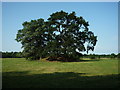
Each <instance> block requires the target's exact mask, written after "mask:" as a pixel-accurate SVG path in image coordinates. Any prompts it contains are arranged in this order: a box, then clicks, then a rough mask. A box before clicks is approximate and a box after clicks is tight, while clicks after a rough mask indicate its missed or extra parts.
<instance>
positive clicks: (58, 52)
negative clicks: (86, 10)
mask: <svg viewBox="0 0 120 90" xmlns="http://www.w3.org/2000/svg"><path fill="white" fill-rule="evenodd" d="M22 25H23V29H20V30H18V33H17V36H16V40H17V41H18V42H20V43H21V44H22V48H23V54H24V56H25V57H26V58H27V59H31V60H37V59H40V58H43V57H49V59H48V60H59V59H58V58H61V60H63V61H74V60H77V59H78V56H80V55H81V52H83V51H86V52H87V53H88V51H89V50H92V51H93V50H94V47H95V45H96V42H97V36H94V33H93V32H92V31H89V28H88V26H89V23H88V22H87V21H85V19H83V17H81V16H80V17H78V16H76V13H75V12H72V13H67V12H64V11H60V12H55V13H52V14H51V15H50V17H49V18H48V19H47V21H45V20H44V19H42V18H40V19H37V20H31V21H30V22H27V21H26V22H24V23H23V24H22Z"/></svg>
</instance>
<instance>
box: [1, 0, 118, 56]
mask: <svg viewBox="0 0 120 90" xmlns="http://www.w3.org/2000/svg"><path fill="white" fill-rule="evenodd" d="M61 10H63V11H65V12H68V13H71V12H72V11H75V12H76V16H82V17H83V18H84V19H85V20H86V21H88V22H89V24H90V26H89V30H90V31H93V32H94V34H95V35H96V36H97V37H98V42H97V44H96V46H95V50H94V52H90V53H92V54H93V53H94V54H111V53H118V3H117V2H44V3H43V2H2V51H22V49H21V46H22V45H21V44H20V43H18V42H17V41H15V38H16V34H17V32H18V30H19V29H22V28H23V27H22V23H23V22H25V21H30V20H35V19H39V18H43V19H45V20H47V18H49V16H50V15H51V14H52V13H54V12H56V11H61Z"/></svg>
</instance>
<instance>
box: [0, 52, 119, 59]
mask: <svg viewBox="0 0 120 90" xmlns="http://www.w3.org/2000/svg"><path fill="white" fill-rule="evenodd" d="M0 54H2V58H24V55H22V52H0ZM79 57H80V58H81V57H82V58H90V59H100V58H120V53H119V54H114V53H111V54H101V55H98V54H89V55H88V54H79Z"/></svg>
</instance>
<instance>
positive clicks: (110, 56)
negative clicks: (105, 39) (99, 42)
mask: <svg viewBox="0 0 120 90" xmlns="http://www.w3.org/2000/svg"><path fill="white" fill-rule="evenodd" d="M82 57H83V58H91V59H100V58H120V53H119V54H114V53H111V54H101V55H98V54H89V55H87V54H84V55H83V56H82Z"/></svg>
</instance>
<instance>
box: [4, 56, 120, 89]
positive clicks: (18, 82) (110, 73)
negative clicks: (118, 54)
mask: <svg viewBox="0 0 120 90" xmlns="http://www.w3.org/2000/svg"><path fill="white" fill-rule="evenodd" d="M2 73H3V75H2V76H3V78H2V79H3V81H2V83H3V88H84V87H85V88H90V87H92V88H102V87H103V88H104V87H106V88H109V87H111V88H115V87H118V83H120V82H119V81H118V76H120V75H119V74H118V60H117V59H101V60H82V61H81V62H48V61H45V60H42V61H27V60H25V59H24V58H4V59H2Z"/></svg>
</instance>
